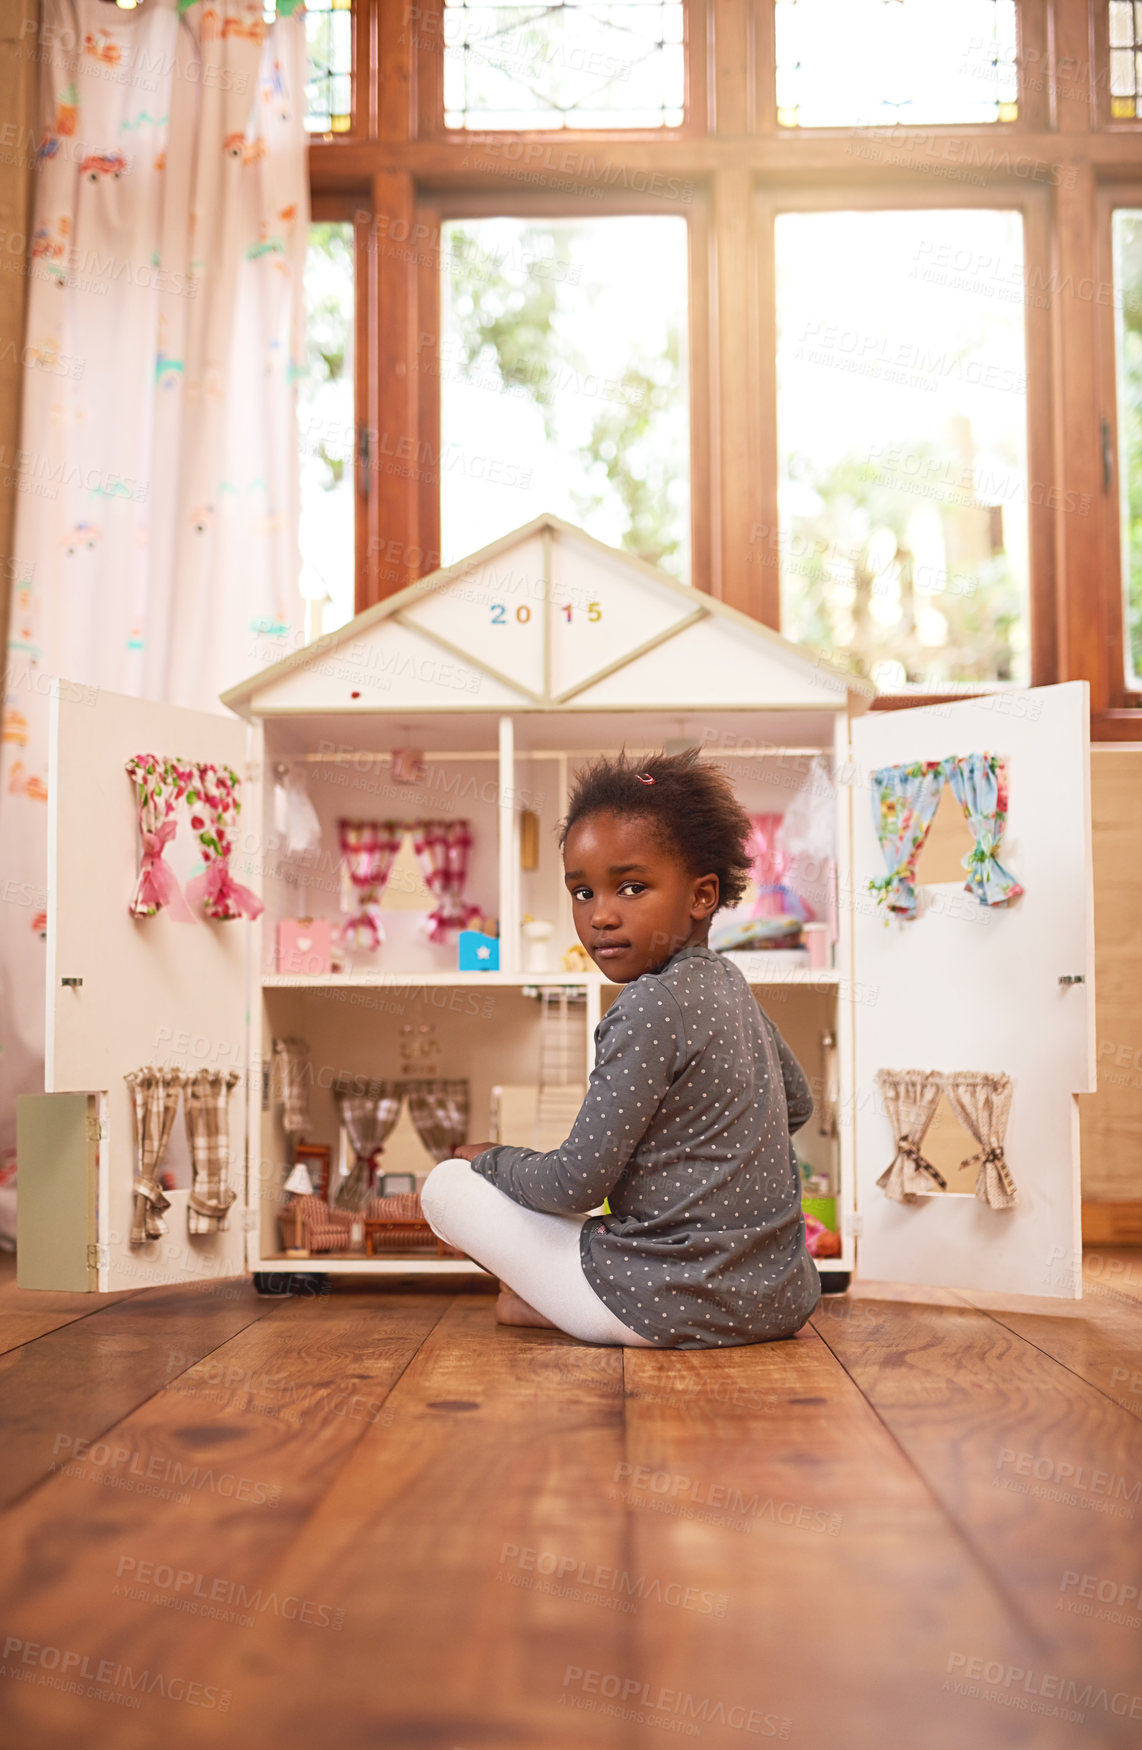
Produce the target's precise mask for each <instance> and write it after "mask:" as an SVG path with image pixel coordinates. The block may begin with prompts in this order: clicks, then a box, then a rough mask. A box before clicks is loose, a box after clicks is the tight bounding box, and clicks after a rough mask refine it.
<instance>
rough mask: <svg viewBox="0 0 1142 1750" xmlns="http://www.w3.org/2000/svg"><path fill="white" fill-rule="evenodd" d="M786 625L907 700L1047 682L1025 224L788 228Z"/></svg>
mask: <svg viewBox="0 0 1142 1750" xmlns="http://www.w3.org/2000/svg"><path fill="white" fill-rule="evenodd" d="M775 248H776V271H777V316H778V358H777V372H778V375H777V417H778V450H779V465H780V479H779V487H778V508H779V525H780V548H779V564H780V575H781V620H782V629H783V631H785V632H786V633H787V635H788V636H790V637H793V638H797V639H800V640H803V641H804V642H805V643H807V644H811V645H813V646H814V647H815V648H817V649H819V650H821V651H823V652H825V653H826V654H828V655H829V656H831V657H832V658H834V659H835V660H838V659H839V660H840V661H842V662H843V663H845V664H846V665H847V666H848V667H849V668H851V669H853V670H854V671H855V672H857V673H860V674H865V675H868V676H870V677H871V678H872V679H874V680H876V681H877V683H878V684H879V685H880V686H881V687H882V688H883V689H885V690H887V691H896V690H899V689H900V688H902V687H904V686H907V685H910V684H922V685H926V686H928V687H933V686H939V685H940V684H941V683H949V682H951V683H954V682H959V681H985V680H1000V681H1026V680H1027V679H1028V677H1029V655H1028V644H1029V624H1028V594H1029V587H1028V586H1029V563H1028V539H1029V535H1028V498H1029V489H1028V472H1027V409H1026V363H1025V341H1024V333H1023V239H1022V224H1021V219H1020V216H1019V215H1018V214H1016V213H1011V212H1002V211H989V210H978V211H976V210H973V211H956V210H947V209H943V210H936V211H898V212H815V213H785V214H781V215H780V216H779V217H778V218H777V220H776V226H775Z"/></svg>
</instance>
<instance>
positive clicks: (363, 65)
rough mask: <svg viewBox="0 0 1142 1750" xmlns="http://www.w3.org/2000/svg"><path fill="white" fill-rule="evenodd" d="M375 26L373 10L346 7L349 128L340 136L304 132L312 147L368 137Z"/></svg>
mask: <svg viewBox="0 0 1142 1750" xmlns="http://www.w3.org/2000/svg"><path fill="white" fill-rule="evenodd" d="M374 26H375V15H374V13H373V11H372V8H371V7H370V6H369V5H368V4H367V3H366V4H363V0H352V4H351V6H350V8H349V30H350V41H351V47H350V51H349V65H350V69H351V76H350V81H349V93H350V112H349V126H348V128H346V129H345V131H344V132H343V133H339V134H338V133H334V132H333V130H332V129H328V130H326V131H325V132H324V133H316V132H315V133H309V130H308V129H307V130H306V133H307V136H308V139H309V142H310V145H311V146H314V145H320V146H336V145H340V144H342V143H343V142H349V143H352V142H355V141H358V140H365V139H368V138H370V137H371V134H372V128H371V125H370V124H371V101H370V88H371V85H372V81H371V79H370V77H369V67H370V64H371V45H372V39H373V32H374Z"/></svg>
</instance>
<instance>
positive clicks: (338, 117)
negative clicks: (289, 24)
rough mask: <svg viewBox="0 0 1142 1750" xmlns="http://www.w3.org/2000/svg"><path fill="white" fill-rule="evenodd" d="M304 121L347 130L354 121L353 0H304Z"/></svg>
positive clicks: (312, 126)
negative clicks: (305, 52) (305, 66)
mask: <svg viewBox="0 0 1142 1750" xmlns="http://www.w3.org/2000/svg"><path fill="white" fill-rule="evenodd" d="M305 46H306V51H307V58H308V62H309V65H308V69H307V74H306V81H305V125H306V128H307V130H308V132H309V133H311V134H346V133H348V131H349V129H350V127H351V126H352V123H353V0H305Z"/></svg>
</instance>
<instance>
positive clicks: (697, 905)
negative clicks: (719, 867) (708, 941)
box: [690, 875, 721, 918]
mask: <svg viewBox="0 0 1142 1750" xmlns="http://www.w3.org/2000/svg"><path fill="white" fill-rule="evenodd" d="M720 896H721V884H720V883H719V881H718V877H717V876H716V875H699V877H698V879H697V881H695V883H694V893H693V897H692V899H691V901H690V915H691V917H693V918H708V917H710V916H711V915H712V914H713V913H714V912H716V911H717V909H718V900H719V898H720Z"/></svg>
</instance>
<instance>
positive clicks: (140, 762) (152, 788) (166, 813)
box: [127, 753, 194, 924]
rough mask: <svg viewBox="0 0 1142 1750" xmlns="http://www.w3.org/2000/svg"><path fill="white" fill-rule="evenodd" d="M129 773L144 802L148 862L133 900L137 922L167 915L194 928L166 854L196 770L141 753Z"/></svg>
mask: <svg viewBox="0 0 1142 1750" xmlns="http://www.w3.org/2000/svg"><path fill="white" fill-rule="evenodd" d="M127 775H128V777H129V778H130V779H131V782H132V783H133V784H134V786H135V790H136V793H137V795H138V804H139V842H140V844H141V846H142V851H143V858H142V862H141V863H140V865H139V879H138V881H137V882H136V884H135V891H134V893H133V894H132V896H131V903H130V906H129V908H128V909H129V910H130V913H131V916H132V917H133V918H153V917H155V916H156V915H157V913H159V912H160V911H164V910H165V911H167V912H169V913H170V915H171V917H172V918H174V919H175V920H176V921H177V922H178V923H180V924H192V923H193V922H194V913H193V912H192V911H191V909H190V907H189V905H187V903H186V899H185V897H184V895H183V891H182V888H181V887H180V886H179V884H178V882H177V881H176V879H175V877H174V875H173V873H172V871H171V868H170V865H169V864H168V863H167V862H165V861H164V858H163V852H164V850H165V849H166V847H167V845H169V844H170V841H171V840H172V839H173V838H174V835H175V832H176V831H177V829H178V823H177V821H176V820H175V809H176V808H177V807H178V804H179V803H180V802H181V800H182V798H183V797H184V796H185V795H186V792H187V789H188V787H189V785H190V783H191V780H192V778H193V776H194V767H193V766H190V765H188V764H187V763H186V762H185V761H184V760H175V759H166V758H164V757H163V755H161V754H156V753H137V754H134V755H133V756H132V757H131V758H130V759H129V760H128V761H127Z"/></svg>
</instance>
